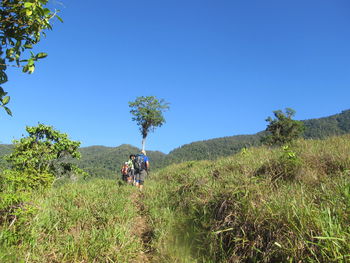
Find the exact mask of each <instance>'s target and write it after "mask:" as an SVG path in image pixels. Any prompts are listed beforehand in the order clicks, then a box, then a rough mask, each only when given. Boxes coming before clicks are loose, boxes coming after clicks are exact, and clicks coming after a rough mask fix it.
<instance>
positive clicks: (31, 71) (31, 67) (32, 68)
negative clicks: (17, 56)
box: [28, 65, 35, 74]
mask: <svg viewBox="0 0 350 263" xmlns="http://www.w3.org/2000/svg"><path fill="white" fill-rule="evenodd" d="M34 70H35V66H34V65H31V66H29V67H28V73H29V74H32V73H34Z"/></svg>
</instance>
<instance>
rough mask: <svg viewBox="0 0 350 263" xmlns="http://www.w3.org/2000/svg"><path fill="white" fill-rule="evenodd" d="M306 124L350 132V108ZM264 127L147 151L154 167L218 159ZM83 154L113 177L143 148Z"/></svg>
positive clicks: (91, 167) (321, 131) (256, 137)
mask: <svg viewBox="0 0 350 263" xmlns="http://www.w3.org/2000/svg"><path fill="white" fill-rule="evenodd" d="M302 122H303V123H304V125H305V132H304V138H306V139H313V138H325V137H329V136H333V135H342V134H347V133H350V110H345V111H342V112H341V113H339V114H335V115H332V116H329V117H324V118H318V119H309V120H303V121H302ZM263 135H264V131H262V132H259V133H256V134H252V135H235V136H227V137H222V138H215V139H210V140H204V141H197V142H192V143H190V144H186V145H183V146H181V147H179V148H176V149H174V150H172V151H171V152H170V153H169V154H164V153H162V152H159V151H147V155H148V156H149V158H150V160H151V167H152V169H157V168H162V167H165V166H166V165H169V164H172V163H179V162H182V161H188V160H203V159H209V160H214V159H216V158H219V157H224V156H229V155H232V154H234V153H237V152H238V151H240V150H241V149H242V148H244V147H250V146H258V145H260V144H261V142H260V139H261V137H262V136H263ZM12 147H13V146H12V145H6V144H2V145H0V168H1V167H4V166H5V165H6V163H5V161H4V160H3V158H2V156H4V155H5V154H8V153H10V152H11V149H12ZM79 151H80V152H81V154H82V158H81V159H80V160H79V161H76V163H77V164H78V166H79V167H80V168H83V169H84V170H86V171H87V172H89V173H90V174H91V175H93V176H98V177H111V176H115V175H116V174H117V173H119V169H120V167H121V165H122V163H123V162H125V161H126V160H128V157H129V155H130V154H136V153H138V152H139V151H140V149H139V148H137V147H134V146H132V145H128V144H123V145H120V146H118V147H106V146H89V147H82V148H80V149H79Z"/></svg>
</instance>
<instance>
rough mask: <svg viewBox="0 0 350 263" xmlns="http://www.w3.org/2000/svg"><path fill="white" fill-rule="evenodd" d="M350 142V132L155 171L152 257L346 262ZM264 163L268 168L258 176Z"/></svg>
mask: <svg viewBox="0 0 350 263" xmlns="http://www.w3.org/2000/svg"><path fill="white" fill-rule="evenodd" d="M349 142H350V137H349V135H347V136H343V137H333V138H329V139H327V140H322V141H321V140H297V141H295V143H294V144H293V146H289V147H278V148H268V147H259V148H254V147H252V148H250V149H245V150H243V151H241V152H240V153H239V154H236V155H234V156H231V157H229V158H223V159H219V160H216V161H215V162H209V161H191V162H185V163H182V164H178V165H172V166H169V167H167V168H165V169H163V170H160V171H159V172H157V173H156V174H153V176H152V179H151V180H150V181H148V182H147V188H146V189H147V191H145V204H146V207H148V210H149V211H150V216H151V219H150V222H152V223H153V228H154V229H156V237H155V239H154V241H153V247H155V248H156V251H157V254H156V255H155V258H156V259H157V261H158V262H178V261H179V260H180V259H181V260H182V259H184V260H183V261H184V262H222V263H223V262H348V261H349V259H350V254H349V251H350V245H349V244H350V229H349V227H348V221H349V219H350V218H349V214H350V206H349V204H350V194H349V193H350V190H349V189H350V178H349V171H350V158H349V155H348V152H349V151H350V143H349ZM263 166H265V167H266V166H269V169H264V173H257V171H259V170H260V171H262V169H261V167H263ZM286 168H287V169H286ZM282 171H283V172H286V173H284V174H283V175H282V174H281V176H279V177H276V175H277V174H279V173H280V172H282ZM334 204H337V205H336V206H335V205H334ZM181 260H180V261H181Z"/></svg>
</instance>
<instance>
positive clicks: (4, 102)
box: [2, 96, 10, 105]
mask: <svg viewBox="0 0 350 263" xmlns="http://www.w3.org/2000/svg"><path fill="white" fill-rule="evenodd" d="M9 101H10V96H6V97H5V98H3V99H2V105H6V104H7V103H9Z"/></svg>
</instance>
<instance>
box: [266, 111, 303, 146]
mask: <svg viewBox="0 0 350 263" xmlns="http://www.w3.org/2000/svg"><path fill="white" fill-rule="evenodd" d="M273 114H274V115H275V118H274V119H273V118H271V117H268V118H267V119H266V121H267V122H269V124H268V126H267V128H266V132H267V133H268V134H267V135H266V136H265V137H264V138H263V142H265V143H267V144H271V145H283V144H286V143H290V142H291V141H293V140H295V139H297V138H299V137H300V136H301V135H302V133H303V131H304V124H303V123H302V122H301V121H296V120H292V117H293V116H294V115H295V111H294V110H293V109H291V108H286V112H285V113H284V112H282V111H281V110H277V111H274V112H273Z"/></svg>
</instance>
